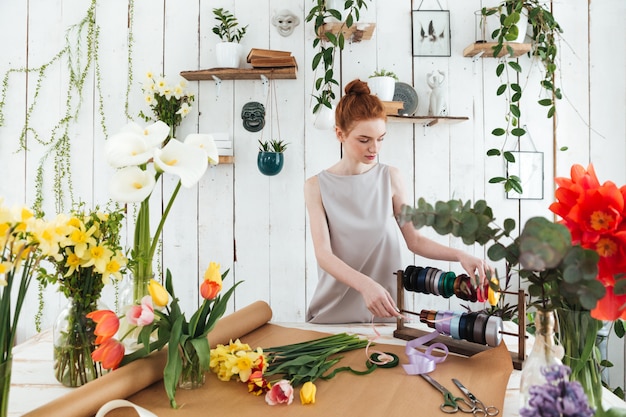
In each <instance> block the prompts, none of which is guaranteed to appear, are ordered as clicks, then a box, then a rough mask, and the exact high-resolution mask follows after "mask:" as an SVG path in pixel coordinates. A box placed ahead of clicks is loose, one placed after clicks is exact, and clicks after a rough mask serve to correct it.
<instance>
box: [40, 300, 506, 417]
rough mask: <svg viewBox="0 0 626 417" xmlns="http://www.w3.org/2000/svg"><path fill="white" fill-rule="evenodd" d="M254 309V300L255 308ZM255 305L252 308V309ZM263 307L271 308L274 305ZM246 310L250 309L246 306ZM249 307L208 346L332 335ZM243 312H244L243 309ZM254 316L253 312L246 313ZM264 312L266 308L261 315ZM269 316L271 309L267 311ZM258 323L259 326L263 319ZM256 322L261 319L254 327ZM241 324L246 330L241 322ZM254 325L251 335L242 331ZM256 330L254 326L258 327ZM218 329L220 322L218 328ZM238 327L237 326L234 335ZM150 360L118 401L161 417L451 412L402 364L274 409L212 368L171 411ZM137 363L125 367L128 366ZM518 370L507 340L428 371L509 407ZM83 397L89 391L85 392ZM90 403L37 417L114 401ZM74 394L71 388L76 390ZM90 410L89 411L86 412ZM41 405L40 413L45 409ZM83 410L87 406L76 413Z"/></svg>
mask: <svg viewBox="0 0 626 417" xmlns="http://www.w3.org/2000/svg"><path fill="white" fill-rule="evenodd" d="M253 306H254V305H253ZM253 306H251V307H253ZM266 306H267V305H265V306H264V308H266V309H267V310H269V307H266ZM244 310H246V309H244ZM244 310H240V311H239V312H237V313H234V314H233V315H231V316H228V317H225V318H224V319H223V320H222V321H220V323H219V326H220V330H226V329H229V330H232V332H226V333H223V337H222V340H221V341H219V340H218V338H217V337H213V338H212V339H213V340H212V343H211V345H214V344H215V343H227V342H228V340H229V339H231V338H237V337H239V338H240V339H241V341H242V342H243V343H248V344H249V345H250V346H251V347H253V348H255V347H257V346H261V347H271V346H278V345H283V344H287V343H296V342H302V341H305V340H311V339H315V338H319V337H323V336H326V335H328V334H327V333H319V332H315V331H307V330H300V329H293V328H285V327H282V326H278V325H275V324H264V323H266V322H267V321H268V320H269V318H268V319H267V320H265V317H264V320H261V319H260V318H259V314H260V313H259V312H258V310H257V309H256V308H250V309H248V310H247V311H246V312H245V313H246V314H244ZM239 313H241V314H239ZM248 314H249V316H248ZM264 314H266V315H267V311H266V312H265V313H264ZM269 315H271V310H269ZM259 322H260V324H258V323H259ZM252 323H257V326H256V327H253V326H252ZM240 326H243V329H242V328H241V327H240ZM251 328H252V330H253V331H252V332H249V333H248V332H246V333H247V334H246V333H243V334H242V333H241V332H242V331H246V330H248V329H251ZM255 329H256V330H255ZM216 330H218V329H217V327H216ZM234 330H238V331H239V332H238V333H235V332H234ZM372 349H375V350H382V351H386V352H393V353H395V354H397V355H398V356H399V357H400V363H401V364H406V363H407V362H408V359H407V356H406V355H405V352H404V346H399V345H384V344H378V345H376V346H374V347H373V348H372ZM342 356H343V359H342V360H341V361H340V362H339V364H338V366H346V365H349V366H351V367H352V368H354V369H357V370H364V369H365V368H366V365H365V360H366V357H365V351H364V349H359V350H356V351H352V352H346V353H345V354H343V355H342ZM164 363H165V360H163V362H162V364H158V365H157V364H156V363H153V364H151V366H155V367H157V368H158V369H157V370H155V371H148V370H144V369H143V368H144V367H148V364H145V365H143V364H142V365H141V366H137V367H135V368H134V372H136V373H137V374H138V373H141V372H154V374H155V375H154V380H153V382H152V383H150V384H145V381H142V382H141V383H140V381H138V375H137V374H134V375H132V377H131V376H130V375H129V376H126V378H128V379H133V380H134V383H135V384H136V385H135V387H134V389H132V390H129V392H128V393H127V394H126V396H124V395H118V396H117V397H115V398H127V399H128V400H129V401H131V402H133V403H135V404H137V405H139V406H141V407H143V408H145V409H147V410H150V411H151V412H153V413H155V414H156V415H157V416H158V417H181V416H184V417H200V416H202V417H206V416H207V415H215V416H231V415H237V416H238V417H248V416H249V417H258V416H259V415H268V414H270V413H271V414H272V415H273V416H289V417H300V416H307V417H308V416H310V417H317V416H355V415H358V416H364V417H369V416H372V417H380V416H387V415H396V416H405V415H411V416H413V417H432V416H443V415H446V414H445V413H443V412H442V411H440V409H439V406H440V404H441V403H442V401H443V398H442V395H441V394H440V393H439V391H437V390H435V388H433V387H432V386H430V385H429V384H428V383H427V382H426V381H425V380H423V379H422V378H421V377H419V376H415V375H407V374H406V372H405V371H404V369H403V368H402V366H398V367H395V368H392V369H383V368H380V369H376V370H375V371H374V372H373V373H371V374H369V375H364V376H357V375H353V374H350V373H347V372H341V373H339V374H337V376H335V378H333V379H331V380H328V381H323V380H317V381H316V382H315V383H316V385H317V401H316V403H315V404H312V405H302V404H300V400H299V397H298V395H299V389H296V391H295V396H294V397H295V398H294V401H293V403H292V404H291V405H289V406H286V405H277V406H269V405H267V404H266V403H265V400H264V398H263V397H257V396H254V395H252V394H249V393H248V388H247V385H246V384H244V383H242V382H238V381H229V382H223V381H220V380H219V379H217V377H216V376H215V375H214V374H212V373H209V374H207V378H206V384H205V385H204V386H203V387H201V388H198V389H195V390H182V389H178V390H177V391H176V401H177V403H178V404H179V407H180V408H179V409H177V410H174V409H172V408H170V405H169V400H168V398H167V395H166V393H165V389H164V387H163V381H162V380H161V376H162V371H163V365H164ZM133 364H134V363H131V364H129V365H127V366H126V367H125V368H128V367H130V366H131V365H133ZM121 370H122V369H120V370H117V371H115V372H113V373H111V374H109V375H106V376H105V377H103V378H101V379H98V380H96V381H93V382H90V383H89V384H87V385H86V386H84V387H81V388H79V389H77V392H78V391H79V390H82V389H83V388H87V387H89V386H90V385H91V384H95V383H97V382H98V381H102V380H105V379H106V378H108V377H109V376H111V375H115V374H116V373H118V372H120V371H121ZM512 370H513V366H512V362H511V356H510V354H509V352H508V351H507V349H506V347H505V346H504V344H502V345H501V346H500V347H498V348H494V349H490V350H488V351H485V352H481V353H478V354H476V355H474V356H472V357H470V358H465V357H461V356H456V355H452V354H451V355H449V356H448V358H447V359H446V361H445V362H443V363H440V364H439V365H437V369H436V370H435V371H433V372H432V373H431V374H430V375H431V376H432V377H433V378H434V379H436V380H437V381H438V382H440V383H441V384H442V385H444V386H446V387H447V388H448V389H449V390H450V391H451V392H452V393H454V394H455V395H457V396H461V393H460V391H459V390H458V389H457V388H456V386H455V385H454V384H453V383H452V381H451V378H457V379H459V380H460V381H461V382H462V383H463V384H464V385H465V386H466V387H467V388H469V390H470V391H472V392H473V393H474V394H475V395H476V396H477V397H478V398H479V399H481V400H483V401H484V403H485V404H486V405H495V406H496V407H498V409H500V410H502V407H503V404H504V396H505V391H506V386H507V384H508V380H509V375H510V374H511V371H512ZM108 381H109V384H108V385H117V384H118V383H120V382H118V381H117V380H114V379H113V378H108ZM83 392H84V393H85V394H84V395H85V396H87V395H88V394H87V393H86V391H85V390H83ZM90 392H91V395H90V396H91V401H93V402H94V403H95V404H89V401H87V400H85V401H84V402H82V403H81V404H80V405H79V404H73V403H72V402H73V401H75V400H74V399H70V398H68V397H69V395H68V396H66V397H63V401H61V402H58V401H57V402H56V404H55V405H53V406H52V407H50V405H51V404H53V403H51V404H48V405H47V406H44V407H42V408H40V409H39V410H37V411H39V413H38V414H29V415H31V416H32V415H38V416H39V415H40V416H52V415H62V416H71V417H74V416H80V417H82V416H90V415H94V414H95V411H96V410H97V409H98V408H99V407H100V406H101V405H102V404H104V403H105V402H106V401H108V400H110V399H112V397H111V396H110V395H109V394H108V393H107V395H106V398H102V396H103V394H102V393H101V392H98V390H97V389H93V388H92V389H91V390H90ZM72 394H74V393H72ZM83 407H85V409H83ZM41 410H43V411H41ZM79 411H82V412H80V413H79ZM136 415H137V414H136V413H135V412H134V411H133V410H131V409H129V408H122V409H117V410H113V411H112V412H110V413H108V414H107V417H122V416H124V417H125V416H133V417H134V416H136Z"/></svg>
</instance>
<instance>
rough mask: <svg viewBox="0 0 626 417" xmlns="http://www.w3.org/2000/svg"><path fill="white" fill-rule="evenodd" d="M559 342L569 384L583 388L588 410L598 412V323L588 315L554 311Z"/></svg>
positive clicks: (580, 312)
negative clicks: (568, 369) (575, 383)
mask: <svg viewBox="0 0 626 417" xmlns="http://www.w3.org/2000/svg"><path fill="white" fill-rule="evenodd" d="M557 316H558V323H559V326H558V334H559V340H560V342H561V344H562V345H563V348H564V349H565V355H564V356H563V363H564V364H565V365H567V366H569V367H570V369H571V370H572V373H571V375H570V380H571V381H578V382H580V384H581V385H582V386H583V389H584V390H585V394H587V400H588V401H589V406H590V407H591V408H593V409H596V410H597V409H598V408H599V407H600V406H601V405H602V370H601V367H600V362H601V354H600V349H599V348H598V340H597V337H598V332H599V331H600V329H601V328H602V326H603V323H602V321H600V320H596V319H594V318H593V317H591V313H590V312H589V311H579V310H570V309H565V308H562V309H558V310H557Z"/></svg>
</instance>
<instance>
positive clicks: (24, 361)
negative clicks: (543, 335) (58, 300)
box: [9, 323, 626, 417]
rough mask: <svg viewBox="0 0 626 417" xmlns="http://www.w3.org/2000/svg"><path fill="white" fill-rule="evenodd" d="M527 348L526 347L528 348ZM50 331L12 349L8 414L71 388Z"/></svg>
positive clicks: (514, 389) (389, 328) (511, 411)
mask: <svg viewBox="0 0 626 417" xmlns="http://www.w3.org/2000/svg"><path fill="white" fill-rule="evenodd" d="M276 324H280V325H281V326H286V327H295V328H301V329H307V330H317V331H321V332H326V333H341V332H350V333H357V334H362V335H367V336H369V337H373V336H374V333H373V330H372V327H371V325H326V326H321V325H312V324H307V323H276ZM376 329H377V330H378V332H379V333H380V337H379V338H378V339H376V342H377V343H385V344H395V345H404V344H405V343H406V341H404V340H401V339H397V338H394V337H393V331H394V330H395V329H396V326H395V324H385V325H377V326H376ZM505 343H507V345H509V344H511V345H512V346H513V347H514V346H515V344H516V343H517V341H516V340H507V338H506V337H505ZM528 351H530V350H528ZM52 369H53V367H52V331H50V330H46V331H44V332H42V333H40V334H38V335H36V336H34V337H32V338H30V339H28V340H27V341H25V342H24V343H22V344H20V345H17V346H16V347H15V348H14V349H13V372H12V381H11V382H12V385H11V391H10V393H9V416H10V417H18V416H21V415H23V414H24V413H26V412H28V411H31V410H33V409H35V408H37V407H40V406H41V405H44V404H46V403H48V402H50V401H52V400H54V399H55V398H57V397H60V396H62V395H64V394H66V393H68V392H70V391H71V390H72V388H66V387H64V386H62V385H61V384H60V383H59V382H57V380H56V379H55V377H54V374H53V372H52ZM519 385H520V371H516V370H513V373H512V374H511V377H510V379H509V383H508V385H507V390H506V397H505V406H504V409H503V410H502V413H501V414H500V416H502V417H514V416H518V415H519V413H518V408H519ZM603 401H604V404H605V408H609V407H621V408H626V403H625V402H623V401H621V400H620V399H619V398H618V397H617V396H615V395H613V394H612V393H611V392H610V391H608V390H606V389H605V390H604V392H603Z"/></svg>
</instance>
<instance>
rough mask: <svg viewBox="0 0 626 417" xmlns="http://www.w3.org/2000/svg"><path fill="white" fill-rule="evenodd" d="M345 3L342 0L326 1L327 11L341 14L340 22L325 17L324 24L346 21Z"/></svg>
mask: <svg viewBox="0 0 626 417" xmlns="http://www.w3.org/2000/svg"><path fill="white" fill-rule="evenodd" d="M344 5H345V1H344V0H326V8H327V9H335V10H337V11H339V13H341V20H337V19H336V18H334V17H327V18H326V22H328V23H332V22H343V21H344V20H346V13H347V12H346V10H345V9H344Z"/></svg>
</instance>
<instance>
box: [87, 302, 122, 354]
mask: <svg viewBox="0 0 626 417" xmlns="http://www.w3.org/2000/svg"><path fill="white" fill-rule="evenodd" d="M87 318H90V319H92V320H93V321H94V322H96V329H95V331H94V334H95V335H96V336H97V337H96V341H95V343H96V345H99V344H101V343H104V342H106V341H107V340H109V339H110V338H112V337H113V336H115V333H117V330H118V329H119V328H120V320H119V318H118V317H117V315H116V314H115V312H113V311H111V310H97V311H92V312H91V313H88V314H87Z"/></svg>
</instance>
